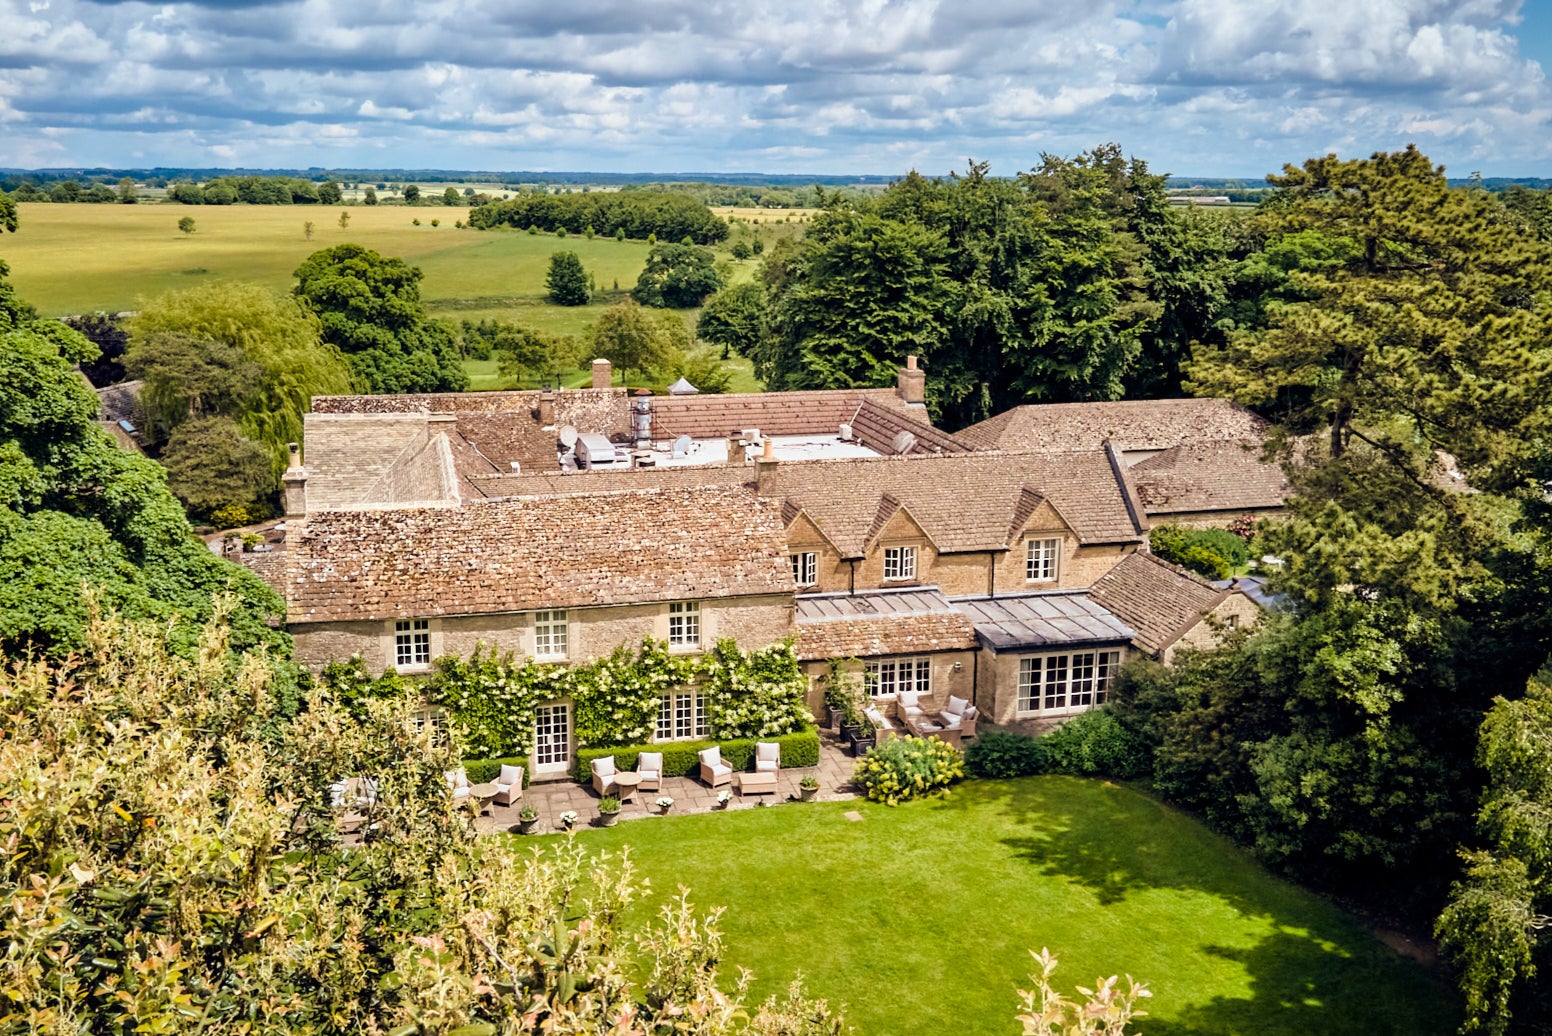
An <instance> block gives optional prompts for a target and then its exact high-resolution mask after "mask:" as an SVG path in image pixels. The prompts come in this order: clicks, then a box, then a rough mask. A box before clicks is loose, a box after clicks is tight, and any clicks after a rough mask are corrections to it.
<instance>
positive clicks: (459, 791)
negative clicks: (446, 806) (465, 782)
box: [453, 787, 469, 802]
mask: <svg viewBox="0 0 1552 1036" xmlns="http://www.w3.org/2000/svg"><path fill="white" fill-rule="evenodd" d="M468 797H469V789H468V788H467V787H463V788H454V789H453V801H454V802H457V801H458V800H459V799H466V798H468Z"/></svg>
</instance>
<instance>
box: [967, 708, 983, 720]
mask: <svg viewBox="0 0 1552 1036" xmlns="http://www.w3.org/2000/svg"><path fill="white" fill-rule="evenodd" d="M980 714H981V711H980V710H979V709H977V708H976V707H975V706H974V705H971V706H970V707H969V708H967V709H965V719H975V718H976V717H977V716H979V715H980Z"/></svg>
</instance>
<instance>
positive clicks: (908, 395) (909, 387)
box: [898, 356, 927, 406]
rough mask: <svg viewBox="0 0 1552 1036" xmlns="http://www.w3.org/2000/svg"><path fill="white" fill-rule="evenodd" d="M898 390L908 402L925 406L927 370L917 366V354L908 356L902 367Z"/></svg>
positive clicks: (901, 396)
mask: <svg viewBox="0 0 1552 1036" xmlns="http://www.w3.org/2000/svg"><path fill="white" fill-rule="evenodd" d="M898 391H899V393H900V398H901V399H903V400H905V401H906V402H907V403H911V404H914V405H916V406H925V405H926V403H927V372H926V371H924V370H921V369H920V368H919V367H917V366H916V357H915V356H907V357H906V358H905V366H904V367H902V368H900V381H899V389H898Z"/></svg>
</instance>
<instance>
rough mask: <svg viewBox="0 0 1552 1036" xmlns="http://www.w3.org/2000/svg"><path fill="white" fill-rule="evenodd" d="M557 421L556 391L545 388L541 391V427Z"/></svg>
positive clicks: (546, 426)
mask: <svg viewBox="0 0 1552 1036" xmlns="http://www.w3.org/2000/svg"><path fill="white" fill-rule="evenodd" d="M554 423H555V393H554V392H552V391H550V390H549V389H545V390H544V391H543V392H540V393H539V427H541V428H548V427H550V426H551V425H552V424H554Z"/></svg>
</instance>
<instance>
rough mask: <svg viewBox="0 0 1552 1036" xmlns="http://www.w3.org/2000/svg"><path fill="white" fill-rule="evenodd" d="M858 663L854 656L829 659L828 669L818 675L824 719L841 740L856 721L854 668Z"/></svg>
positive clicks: (856, 688)
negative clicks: (822, 686)
mask: <svg viewBox="0 0 1552 1036" xmlns="http://www.w3.org/2000/svg"><path fill="white" fill-rule="evenodd" d="M860 664H861V663H859V662H858V661H857V660H856V659H855V658H836V659H831V660H830V669H829V671H828V672H827V673H825V674H824V676H822V677H820V682H821V683H823V684H824V705H825V714H826V715H825V720H826V722H827V724H828V725H829V726H830V727H831V728H832V729H834V730H835V731H836V733H838V734H839V735H840V736H841V739H842V740H843V741H844V740H846V738H847V731H848V729H849V728H850V727H851V726H854V725H855V724H856V723H857V718H858V713H857V707H856V700H857V690H858V686H857V684H858V680H857V673H856V671H855V670H856V668H857V667H858V666H860Z"/></svg>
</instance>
